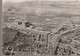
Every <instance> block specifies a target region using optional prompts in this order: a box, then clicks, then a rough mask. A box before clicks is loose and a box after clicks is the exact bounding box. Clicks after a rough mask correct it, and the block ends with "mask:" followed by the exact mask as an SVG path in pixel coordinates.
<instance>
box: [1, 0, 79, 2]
mask: <svg viewBox="0 0 80 56" xmlns="http://www.w3.org/2000/svg"><path fill="white" fill-rule="evenodd" d="M2 1H3V2H6V1H12V2H22V1H80V0H2Z"/></svg>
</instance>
